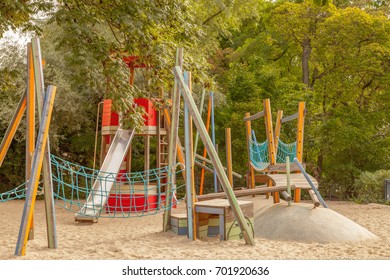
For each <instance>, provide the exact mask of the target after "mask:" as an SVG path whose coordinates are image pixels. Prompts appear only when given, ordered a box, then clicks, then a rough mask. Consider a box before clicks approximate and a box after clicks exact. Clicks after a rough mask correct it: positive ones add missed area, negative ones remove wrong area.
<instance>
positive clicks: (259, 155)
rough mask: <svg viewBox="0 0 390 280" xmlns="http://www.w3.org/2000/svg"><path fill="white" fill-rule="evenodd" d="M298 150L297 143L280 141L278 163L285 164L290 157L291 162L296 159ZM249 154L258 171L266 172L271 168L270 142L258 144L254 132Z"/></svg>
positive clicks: (277, 151) (277, 153)
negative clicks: (265, 170)
mask: <svg viewBox="0 0 390 280" xmlns="http://www.w3.org/2000/svg"><path fill="white" fill-rule="evenodd" d="M296 150H297V142H293V143H284V142H283V141H282V140H280V139H278V145H277V147H276V163H285V162H286V157H290V159H291V160H292V159H294V157H295V155H296ZM249 153H250V159H251V162H252V164H253V165H254V167H256V168H257V169H259V170H264V169H266V168H267V167H268V166H269V164H270V160H269V153H268V140H266V141H264V142H261V143H258V142H257V140H256V136H255V133H254V131H252V137H251V139H249Z"/></svg>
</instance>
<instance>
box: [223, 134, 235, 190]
mask: <svg viewBox="0 0 390 280" xmlns="http://www.w3.org/2000/svg"><path fill="white" fill-rule="evenodd" d="M225 139H226V141H225V142H226V166H227V175H228V179H229V183H230V185H231V186H232V188H233V159H232V135H231V131H230V127H228V128H226V132H225Z"/></svg>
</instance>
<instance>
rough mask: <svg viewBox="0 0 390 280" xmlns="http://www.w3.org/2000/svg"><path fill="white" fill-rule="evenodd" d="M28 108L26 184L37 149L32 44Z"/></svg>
mask: <svg viewBox="0 0 390 280" xmlns="http://www.w3.org/2000/svg"><path fill="white" fill-rule="evenodd" d="M26 97H27V99H26V101H27V106H26V182H28V181H29V180H30V177H31V167H32V159H33V155H34V149H35V83H34V66H33V56H32V47H31V43H28V44H27V95H26ZM33 239H34V217H32V220H31V227H30V231H29V234H28V240H33Z"/></svg>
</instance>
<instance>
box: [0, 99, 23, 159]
mask: <svg viewBox="0 0 390 280" xmlns="http://www.w3.org/2000/svg"><path fill="white" fill-rule="evenodd" d="M26 106H27V98H26V94H23V96H22V98H21V99H20V101H19V104H18V107H17V109H16V111H15V113H14V115H13V117H12V120H11V122H10V123H9V125H8V128H7V131H6V132H5V135H4V137H3V140H2V141H1V144H0V166H1V165H2V164H3V161H4V158H5V156H6V155H7V152H8V149H9V146H10V145H11V142H12V139H13V138H14V136H15V133H16V130H17V129H18V127H19V124H20V120H21V119H22V117H23V115H24V112H25V111H26Z"/></svg>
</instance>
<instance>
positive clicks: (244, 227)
mask: <svg viewBox="0 0 390 280" xmlns="http://www.w3.org/2000/svg"><path fill="white" fill-rule="evenodd" d="M173 71H174V74H175V78H176V79H175V80H176V81H178V82H180V86H181V88H182V90H183V97H184V100H185V103H186V104H187V106H188V111H189V113H190V115H191V116H192V118H193V121H194V123H195V126H196V128H197V129H198V131H199V135H200V137H201V139H202V141H203V143H204V145H205V147H206V149H207V151H208V153H209V155H210V159H211V161H212V162H213V164H214V167H215V170H216V172H217V175H218V178H219V180H220V182H221V184H222V188H223V190H224V192H225V193H226V197H227V199H228V201H229V204H230V206H231V208H232V211H233V213H234V215H235V217H236V219H237V221H238V223H239V225H240V228H241V233H242V234H243V237H244V239H245V242H246V244H250V245H254V244H255V241H254V239H253V236H252V233H251V230H250V229H249V226H248V224H247V222H246V219H245V217H244V214H243V213H242V210H241V208H240V206H239V205H238V202H237V198H236V196H235V195H234V192H233V189H232V187H231V186H230V183H229V179H228V178H227V176H226V173H225V171H224V169H223V166H222V163H221V161H220V159H219V157H218V155H217V152H216V151H215V148H214V145H213V143H212V141H211V139H210V136H209V135H208V134H207V131H206V127H205V125H204V123H203V121H202V118H201V116H200V114H199V111H198V109H197V108H196V104H195V102H194V99H193V98H192V96H191V93H190V91H189V89H188V87H187V85H186V83H185V81H184V77H183V74H182V72H181V68H180V67H178V66H176V67H175V68H174V70H173Z"/></svg>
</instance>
